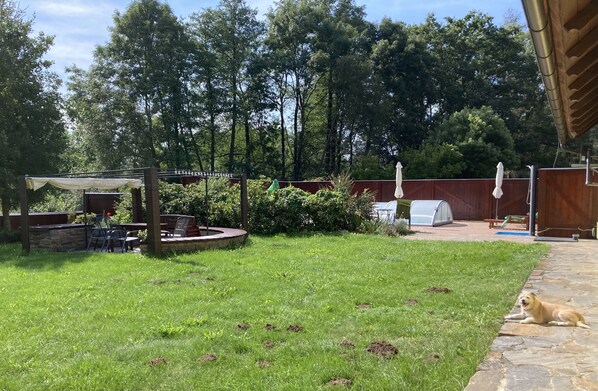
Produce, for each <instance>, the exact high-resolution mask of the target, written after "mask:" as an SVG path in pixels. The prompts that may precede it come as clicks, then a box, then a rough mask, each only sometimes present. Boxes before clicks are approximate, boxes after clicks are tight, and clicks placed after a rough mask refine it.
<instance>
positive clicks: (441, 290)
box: [426, 286, 451, 293]
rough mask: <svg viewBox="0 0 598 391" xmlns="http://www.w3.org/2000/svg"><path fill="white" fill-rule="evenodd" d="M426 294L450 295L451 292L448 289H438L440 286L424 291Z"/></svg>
mask: <svg viewBox="0 0 598 391" xmlns="http://www.w3.org/2000/svg"><path fill="white" fill-rule="evenodd" d="M426 292H430V293H450V292H451V290H450V289H449V288H445V287H440V286H432V287H430V288H428V289H426Z"/></svg>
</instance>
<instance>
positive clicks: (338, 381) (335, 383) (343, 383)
mask: <svg viewBox="0 0 598 391" xmlns="http://www.w3.org/2000/svg"><path fill="white" fill-rule="evenodd" d="M351 384H353V381H352V380H350V379H345V378H343V377H335V378H334V379H332V380H330V381H329V382H328V383H326V385H327V386H332V387H339V386H340V387H348V386H350V385H351Z"/></svg>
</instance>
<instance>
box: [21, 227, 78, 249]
mask: <svg viewBox="0 0 598 391" xmlns="http://www.w3.org/2000/svg"><path fill="white" fill-rule="evenodd" d="M86 229H87V226H86V225H85V224H52V225H36V226H32V227H29V241H30V243H31V250H46V251H81V250H85V248H86V247H87V243H86V241H85V230H86Z"/></svg>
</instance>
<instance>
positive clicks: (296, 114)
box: [293, 89, 301, 180]
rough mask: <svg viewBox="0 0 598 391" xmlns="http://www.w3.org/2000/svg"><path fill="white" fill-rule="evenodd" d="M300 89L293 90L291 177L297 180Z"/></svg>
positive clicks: (298, 170)
mask: <svg viewBox="0 0 598 391" xmlns="http://www.w3.org/2000/svg"><path fill="white" fill-rule="evenodd" d="M300 96H301V95H300V91H299V90H298V89H297V90H295V111H294V113H293V140H294V143H293V179H294V180H298V178H299V174H300V170H301V168H300V165H299V160H300V159H299V158H300V156H299V105H300V103H299V101H300V99H301V98H300Z"/></svg>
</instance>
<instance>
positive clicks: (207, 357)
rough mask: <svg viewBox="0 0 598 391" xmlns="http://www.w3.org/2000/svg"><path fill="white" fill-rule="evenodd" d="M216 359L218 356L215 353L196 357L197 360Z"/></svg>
mask: <svg viewBox="0 0 598 391" xmlns="http://www.w3.org/2000/svg"><path fill="white" fill-rule="evenodd" d="M217 359H218V357H216V355H215V354H204V355H203V356H201V357H200V358H198V359H197V361H216V360H217Z"/></svg>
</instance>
